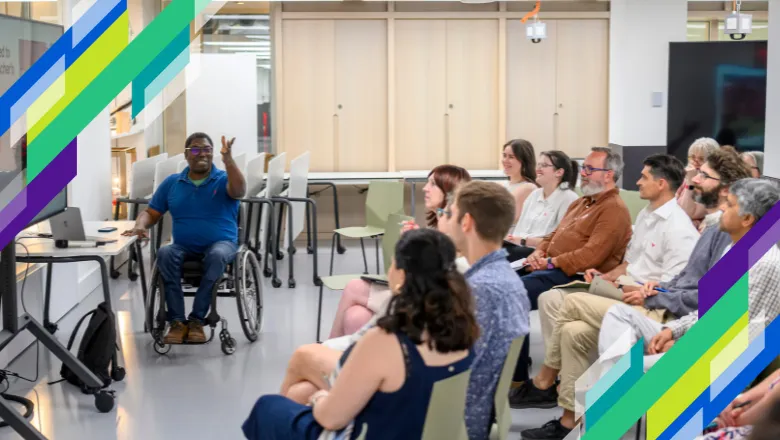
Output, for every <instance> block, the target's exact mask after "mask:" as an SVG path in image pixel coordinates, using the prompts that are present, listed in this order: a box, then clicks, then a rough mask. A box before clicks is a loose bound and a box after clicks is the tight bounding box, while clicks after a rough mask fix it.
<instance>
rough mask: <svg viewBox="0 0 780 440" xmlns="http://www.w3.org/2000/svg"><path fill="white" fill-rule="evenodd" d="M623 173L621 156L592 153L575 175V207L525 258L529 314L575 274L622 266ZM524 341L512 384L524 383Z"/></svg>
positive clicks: (627, 222)
mask: <svg viewBox="0 0 780 440" xmlns="http://www.w3.org/2000/svg"><path fill="white" fill-rule="evenodd" d="M622 170H623V160H622V159H621V157H620V155H619V154H617V153H614V152H613V151H612V150H611V149H609V148H603V147H596V148H593V149H592V151H591V153H590V154H589V155H588V156H587V157H586V158H585V163H584V165H583V167H582V170H581V171H580V178H581V183H580V187H581V189H582V193H583V197H582V198H580V199H578V200H576V201H574V202H573V203H572V204H571V206H569V210H568V211H567V212H566V215H565V216H564V217H563V220H561V223H560V224H559V225H558V227H557V228H556V229H555V230H554V231H553V232H552V233H550V234H548V235H547V236H546V237H544V239H543V240H542V242H541V243H539V246H537V247H536V250H535V251H534V252H533V253H532V254H531V255H530V256H529V257H528V260H527V263H528V264H529V266H528V267H527V268H526V270H527V271H528V272H527V274H525V275H521V276H522V279H523V284H524V285H525V289H526V290H527V291H528V298H529V299H530V301H531V310H536V309H537V299H538V298H539V295H541V294H542V293H543V292H546V291H548V290H550V289H552V288H553V287H555V286H560V285H563V284H567V283H569V282H571V281H573V280H576V279H581V277H580V276H579V275H577V274H578V273H579V272H584V271H585V270H587V269H591V268H595V269H596V270H598V271H599V272H601V273H607V272H609V271H611V270H612V269H614V268H616V267H617V266H618V265H619V264H620V263H621V261H622V260H623V254H625V252H626V246H627V245H628V242H629V240H630V239H631V215H630V214H629V213H628V208H626V204H625V203H624V202H623V200H622V199H621V198H620V193H619V190H618V188H617V187H616V186H615V183H616V182H617V181H618V179H619V178H620V173H621V171H622ZM528 348H529V338H526V340H525V343H524V344H523V350H522V352H521V353H520V359H519V360H518V365H517V369H516V370H515V375H514V378H513V381H514V382H524V381H526V380H528V366H529V362H530V360H529V356H528Z"/></svg>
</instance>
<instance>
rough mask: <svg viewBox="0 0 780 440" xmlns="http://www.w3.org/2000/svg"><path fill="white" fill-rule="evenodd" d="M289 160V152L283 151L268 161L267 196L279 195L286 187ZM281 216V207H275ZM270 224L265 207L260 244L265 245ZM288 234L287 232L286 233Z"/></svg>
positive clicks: (261, 223) (275, 210) (261, 222)
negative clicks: (285, 175) (285, 172)
mask: <svg viewBox="0 0 780 440" xmlns="http://www.w3.org/2000/svg"><path fill="white" fill-rule="evenodd" d="M286 162H287V153H281V154H279V155H278V156H276V157H274V158H273V159H271V160H270V161H269V162H268V173H267V178H266V181H265V197H268V198H271V197H279V195H280V194H281V192H282V189H283V188H284V164H285V163H286ZM274 212H275V213H276V215H277V217H276V218H279V217H278V215H279V207H278V206H277V207H276V208H275V209H274ZM267 225H268V210H267V209H263V216H262V218H261V219H260V227H261V229H260V231H262V232H261V234H260V246H261V247H262V246H265V241H266V233H265V231H266V229H265V228H266V226H267ZM285 235H286V234H285Z"/></svg>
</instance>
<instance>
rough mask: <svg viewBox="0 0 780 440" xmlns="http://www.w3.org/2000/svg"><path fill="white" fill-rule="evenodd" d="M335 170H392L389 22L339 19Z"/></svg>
mask: <svg viewBox="0 0 780 440" xmlns="http://www.w3.org/2000/svg"><path fill="white" fill-rule="evenodd" d="M335 31H336V43H335V44H336V46H335V47H336V53H335V57H336V61H335V72H336V84H335V87H336V92H335V99H336V102H335V104H336V107H335V109H334V110H333V114H334V115H335V121H334V130H335V139H336V148H335V151H334V152H335V154H336V155H337V156H336V158H335V162H336V168H335V171H387V169H388V164H387V90H388V88H387V21H386V20H337V21H336V26H335Z"/></svg>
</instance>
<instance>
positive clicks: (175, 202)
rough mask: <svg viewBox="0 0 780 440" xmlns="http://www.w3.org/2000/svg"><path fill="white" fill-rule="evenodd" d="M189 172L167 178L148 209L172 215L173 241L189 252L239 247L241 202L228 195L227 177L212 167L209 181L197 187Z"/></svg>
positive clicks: (185, 170)
mask: <svg viewBox="0 0 780 440" xmlns="http://www.w3.org/2000/svg"><path fill="white" fill-rule="evenodd" d="M189 172H190V168H189V167H187V168H185V169H184V171H182V172H181V174H174V175H172V176H168V178H166V179H165V180H164V181H163V183H162V184H161V185H160V186H159V187H158V188H157V191H156V192H155V193H154V196H153V197H152V201H151V202H150V203H149V207H150V208H152V209H154V210H155V211H157V212H159V213H161V214H165V213H166V212H170V213H171V217H173V241H174V243H176V244H177V245H180V246H183V247H184V248H185V249H187V250H188V251H190V252H193V253H203V252H205V251H206V249H208V248H209V246H211V245H212V244H214V243H216V242H218V241H232V242H234V243H237V242H238V207H239V202H238V200H236V199H234V198H232V197H230V195H229V194H228V192H227V183H228V180H227V173H226V172H225V171H222V170H220V169H217V167H215V166H214V165H213V164H212V165H211V174H209V177H207V178H206V180H204V181H203V182H202V183H201V184H200V185H196V184H195V183H193V182H192V180H190V178H189V176H188V175H189Z"/></svg>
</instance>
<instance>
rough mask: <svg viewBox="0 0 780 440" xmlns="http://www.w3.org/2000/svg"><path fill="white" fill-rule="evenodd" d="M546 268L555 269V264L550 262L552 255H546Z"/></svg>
mask: <svg viewBox="0 0 780 440" xmlns="http://www.w3.org/2000/svg"><path fill="white" fill-rule="evenodd" d="M547 269H555V266H554V265H553V264H552V257H547Z"/></svg>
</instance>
